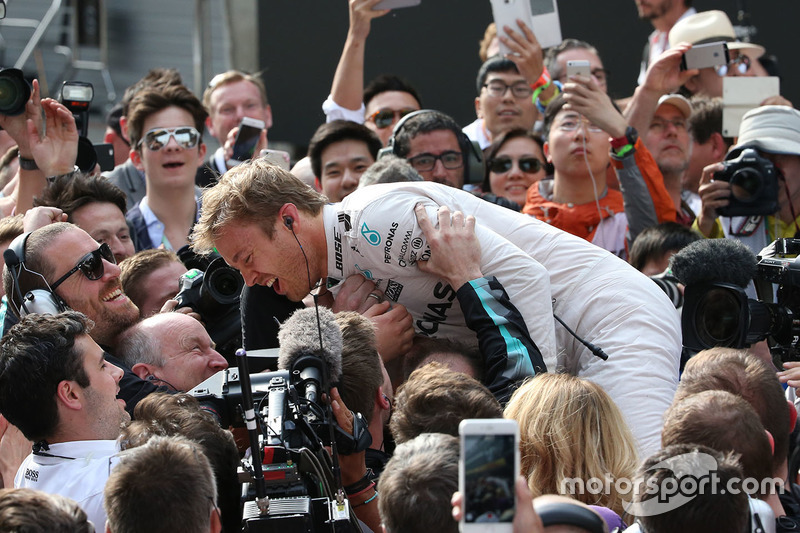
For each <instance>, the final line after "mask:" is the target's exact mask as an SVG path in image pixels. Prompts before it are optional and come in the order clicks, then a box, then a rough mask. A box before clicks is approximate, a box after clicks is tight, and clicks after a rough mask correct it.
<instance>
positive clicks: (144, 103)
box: [127, 85, 207, 251]
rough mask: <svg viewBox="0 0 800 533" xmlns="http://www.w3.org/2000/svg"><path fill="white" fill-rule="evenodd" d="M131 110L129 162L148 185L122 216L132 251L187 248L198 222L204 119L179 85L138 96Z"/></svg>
mask: <svg viewBox="0 0 800 533" xmlns="http://www.w3.org/2000/svg"><path fill="white" fill-rule="evenodd" d="M130 109H131V110H130V114H129V117H128V134H129V136H130V139H131V147H132V150H131V161H132V162H133V164H134V165H136V168H138V169H139V170H142V171H144V176H145V182H146V184H147V192H146V193H145V196H144V198H142V200H141V201H140V202H139V203H138V204H137V205H136V206H134V207H133V208H132V209H131V210H130V211H128V214H127V219H128V221H129V222H130V223H131V225H132V226H133V231H134V234H135V235H136V242H137V251H140V250H147V249H149V248H158V247H160V246H162V245H163V247H164V248H166V249H167V250H175V251H177V250H179V249H180V248H181V247H182V246H184V245H186V244H188V243H189V233H190V232H191V230H192V226H193V225H194V223H195V221H196V220H197V216H198V211H199V209H198V203H197V198H196V196H195V187H194V184H195V176H196V174H197V167H198V166H199V165H200V164H201V163H202V161H203V157H204V156H205V153H206V145H205V144H203V138H202V131H203V124H204V122H205V119H206V116H207V115H206V112H205V109H204V108H203V105H202V104H201V103H200V101H199V100H198V99H197V98H196V97H195V96H194V94H192V92H191V91H190V90H189V89H187V88H186V87H184V86H183V85H176V86H169V87H164V88H162V89H151V90H146V91H143V92H141V93H139V94H138V95H137V96H136V97H135V98H134V99H133V101H132V102H131V108H130Z"/></svg>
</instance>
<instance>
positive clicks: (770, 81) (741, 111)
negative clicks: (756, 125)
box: [722, 76, 781, 137]
mask: <svg viewBox="0 0 800 533" xmlns="http://www.w3.org/2000/svg"><path fill="white" fill-rule="evenodd" d="M780 93H781V84H780V79H779V78H778V77H776V76H761V77H757V78H751V77H748V76H725V77H724V78H722V136H723V137H738V136H739V127H740V126H741V125H742V118H743V117H744V115H745V113H747V112H748V111H750V110H751V109H754V108H756V107H758V106H759V105H760V104H761V102H763V101H764V99H766V98H769V97H770V96H777V95H779V94H780Z"/></svg>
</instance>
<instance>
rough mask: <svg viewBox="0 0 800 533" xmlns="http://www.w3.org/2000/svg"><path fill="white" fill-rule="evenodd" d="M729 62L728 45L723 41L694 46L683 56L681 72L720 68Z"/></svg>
mask: <svg viewBox="0 0 800 533" xmlns="http://www.w3.org/2000/svg"><path fill="white" fill-rule="evenodd" d="M729 62H730V55H729V54H728V45H727V43H725V42H724V41H719V42H716V43H705V44H696V45H694V46H692V47H691V48H690V49H689V50H687V51H686V53H684V54H683V57H682V58H681V70H692V69H695V68H697V69H700V68H713V67H720V66H722V65H727V64H728V63H729Z"/></svg>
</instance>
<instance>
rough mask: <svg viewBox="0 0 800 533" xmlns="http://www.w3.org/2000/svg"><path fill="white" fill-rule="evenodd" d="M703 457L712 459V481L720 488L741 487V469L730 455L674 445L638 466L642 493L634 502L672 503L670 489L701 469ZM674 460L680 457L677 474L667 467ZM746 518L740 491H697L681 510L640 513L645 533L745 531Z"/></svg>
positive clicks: (745, 508)
mask: <svg viewBox="0 0 800 533" xmlns="http://www.w3.org/2000/svg"><path fill="white" fill-rule="evenodd" d="M705 456H711V457H713V459H714V460H715V461H716V463H717V467H716V469H715V470H713V473H714V475H715V480H716V479H719V486H720V487H728V486H736V485H739V488H741V485H740V484H741V480H742V469H741V468H740V466H739V463H738V461H737V460H736V457H735V456H734V455H733V454H732V453H727V454H722V453H721V452H718V451H717V450H714V449H712V448H709V447H708V446H702V445H698V444H675V445H672V446H667V447H666V448H664V449H662V450H661V451H659V452H656V453H655V454H653V455H651V456H650V457H648V458H647V459H646V460H645V461H644V464H642V466H641V467H640V469H639V475H638V476H637V480H636V481H637V483H642V486H641V487H642V490H639V491H637V492H636V493H635V501H636V503H637V504H646V503H647V502H648V501H650V500H654V499H656V500H657V501H659V502H661V501H663V500H660V499H659V498H665V497H666V498H667V500H666V501H667V503H671V501H670V496H669V495H670V494H672V492H671V490H670V486H672V487H674V486H679V485H680V484H681V483H680V482H681V478H682V477H683V476H685V475H687V473H688V474H689V475H691V473H692V472H693V471H695V470H699V469H702V467H701V465H702V464H705V461H704V459H705ZM674 457H680V465H681V466H682V467H683V468H681V469H680V470H679V471H676V470H675V469H672V468H670V467H669V466H668V465H670V464H671V462H670V461H669V460H670V459H671V458H674ZM662 463H663V464H662ZM665 465H667V466H665ZM693 466H695V468H692V467H693ZM706 469H707V468H706ZM737 480H738V483H737ZM667 483H669V486H668V485H667ZM729 484H730V485H729ZM654 489H657V490H654ZM662 505H666V504H662ZM749 516H750V513H749V506H748V502H747V493H745V492H744V491H743V490H732V491H730V492H729V491H728V490H722V491H720V490H698V491H696V492H695V493H694V494H693V497H692V498H690V499H689V501H687V502H686V503H685V504H683V505H681V506H680V507H677V508H674V509H672V508H670V510H669V511H666V512H661V513H646V512H645V513H642V514H641V516H639V521H640V522H641V524H642V529H643V530H644V531H646V532H647V533H665V532H671V531H680V532H681V533H705V532H706V531H745V527H746V526H747V524H748V521H749Z"/></svg>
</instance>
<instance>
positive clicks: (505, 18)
mask: <svg viewBox="0 0 800 533" xmlns="http://www.w3.org/2000/svg"><path fill="white" fill-rule="evenodd" d="M491 1H492V14H493V15H494V23H495V26H497V34H498V35H505V34H506V33H505V31H503V27H505V26H508V27H509V28H511V29H512V30H514V31H516V32H519V31H521V30H520V29H519V26H518V25H517V19H519V20H522V21H524V22H526V23H527V24H528V26H529V27H530V25H531V2H530V0H491ZM536 37H537V38H538V37H539V35H538V34H537V35H536ZM498 44H499V45H500V52H501V53H502V54H503V55H508V54H510V53H511V50H509V49H508V48H507V47H506V45H504V44H503V43H502V42H499V43H498ZM543 46H544V45H543Z"/></svg>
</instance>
